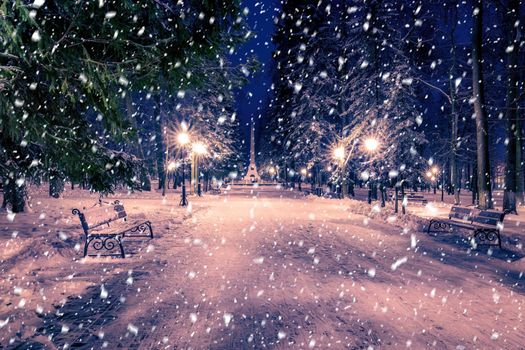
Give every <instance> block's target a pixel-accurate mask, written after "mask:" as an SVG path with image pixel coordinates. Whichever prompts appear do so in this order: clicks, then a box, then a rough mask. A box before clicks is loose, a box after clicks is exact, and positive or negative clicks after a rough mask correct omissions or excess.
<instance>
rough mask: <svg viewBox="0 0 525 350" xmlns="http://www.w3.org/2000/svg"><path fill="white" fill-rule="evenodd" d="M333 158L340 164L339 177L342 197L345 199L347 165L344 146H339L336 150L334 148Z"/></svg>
mask: <svg viewBox="0 0 525 350" xmlns="http://www.w3.org/2000/svg"><path fill="white" fill-rule="evenodd" d="M333 157H334V160H335V161H337V163H338V168H339V177H340V181H341V196H342V197H344V193H343V190H344V187H345V183H344V164H345V157H346V150H345V148H344V146H343V145H341V146H337V147H336V148H334V153H333Z"/></svg>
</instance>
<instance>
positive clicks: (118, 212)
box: [73, 201, 127, 233]
mask: <svg viewBox="0 0 525 350" xmlns="http://www.w3.org/2000/svg"><path fill="white" fill-rule="evenodd" d="M73 214H75V215H78V217H79V219H80V223H81V224H82V228H83V229H84V231H85V232H86V233H87V231H88V230H90V229H93V228H96V227H99V226H102V225H106V224H107V225H109V223H110V222H112V221H116V220H120V219H125V218H126V216H127V214H126V210H125V209H124V206H123V205H122V204H121V203H120V202H119V201H115V202H113V203H111V204H109V205H107V204H102V203H101V204H98V205H97V206H95V207H93V208H89V209H86V210H84V211H80V210H78V209H73Z"/></svg>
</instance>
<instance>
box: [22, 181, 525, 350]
mask: <svg viewBox="0 0 525 350" xmlns="http://www.w3.org/2000/svg"><path fill="white" fill-rule="evenodd" d="M144 202H147V201H144ZM191 203H192V204H191V208H189V210H188V211H185V210H181V209H180V208H177V209H169V206H167V207H166V208H164V209H163V210H164V211H159V210H158V208H157V207H155V206H154V205H149V206H148V205H143V206H139V205H135V206H134V207H133V209H134V210H130V212H133V211H134V212H135V213H141V214H142V215H145V216H146V217H148V218H150V219H151V220H152V221H153V222H154V227H155V228H156V234H157V237H156V238H155V239H153V240H151V241H149V242H137V243H136V246H135V247H131V250H132V251H133V254H132V256H131V257H130V258H129V259H125V260H120V259H111V261H110V262H109V263H108V262H106V261H103V260H97V259H96V258H89V259H86V261H84V262H82V263H81V265H80V266H79V265H78V263H77V266H74V267H72V269H75V270H76V272H75V276H74V277H73V280H75V281H77V283H79V281H82V279H83V278H86V279H87V280H89V281H91V282H93V279H92V276H93V274H97V275H99V276H100V280H99V282H98V283H96V284H94V285H91V286H90V287H88V288H86V289H84V291H83V292H82V293H81V294H80V295H78V296H76V297H71V296H70V297H69V298H68V299H67V301H64V303H63V305H62V306H61V307H60V308H59V309H58V310H57V312H55V313H54V314H52V313H50V314H48V315H47V316H46V317H44V318H43V322H41V324H40V325H39V327H36V330H37V332H36V334H37V336H35V337H33V340H34V341H38V342H39V343H40V344H48V347H49V348H51V349H52V348H55V346H56V348H62V346H63V345H64V344H66V343H67V344H69V345H74V347H75V348H80V349H89V348H92V347H94V348H99V347H100V346H105V347H107V348H110V349H114V348H115V349H118V348H122V349H174V348H177V349H181V348H184V349H186V348H192V349H251V348H255V349H262V348H300V349H305V348H319V349H325V348H334V349H339V348H351V349H367V348H374V349H377V348H387V349H396V348H399V349H404V348H406V347H407V346H411V347H412V348H414V349H422V348H436V349H450V348H455V349H474V348H479V349H488V348H490V349H497V348H503V349H511V348H512V349H520V347H521V348H523V344H525V336H524V335H523V334H524V328H525V327H524V325H523V319H522V318H523V315H522V313H523V311H522V307H523V303H524V301H525V295H524V292H525V288H524V286H523V281H522V279H521V272H522V271H523V269H524V268H525V266H524V264H523V262H522V259H513V260H511V259H508V256H507V255H505V253H499V252H494V253H493V254H492V256H487V254H486V252H483V251H482V252H481V253H477V252H475V251H469V250H468V249H467V248H468V245H467V244H465V243H464V242H461V241H460V239H458V238H457V236H453V235H444V236H442V237H430V236H427V235H425V234H423V233H421V232H416V231H410V230H403V228H401V227H397V226H394V225H391V224H387V223H383V222H379V221H377V220H368V219H367V218H366V217H364V216H362V215H356V214H352V213H351V212H350V211H349V209H348V205H347V202H345V201H338V200H329V199H318V198H310V197H308V198H306V197H304V196H302V195H300V194H299V195H298V194H297V193H296V192H282V191H277V190H262V191H260V192H250V191H248V190H234V191H232V192H231V193H230V194H227V195H221V196H215V197H212V196H208V197H205V198H200V199H192V202H191ZM363 205H365V204H363ZM174 208H175V207H174ZM174 210H175V211H174ZM154 213H158V214H156V215H155V214H154ZM173 213H175V214H173ZM69 273H71V272H69ZM87 275H89V276H91V277H89V278H88V277H86V276H87ZM66 276H67V274H66V273H65V272H62V275H61V277H60V278H63V279H65V278H67V277H66ZM101 285H103V287H102V286H101ZM102 296H103V298H102ZM64 325H66V326H67V331H66V332H63V330H64ZM49 334H52V335H53V339H52V342H50V341H48V340H47V339H46V336H47V335H49ZM21 348H28V347H21Z"/></svg>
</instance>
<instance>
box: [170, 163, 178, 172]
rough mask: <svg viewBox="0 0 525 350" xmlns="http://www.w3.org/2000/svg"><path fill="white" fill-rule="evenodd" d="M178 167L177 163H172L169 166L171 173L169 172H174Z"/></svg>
mask: <svg viewBox="0 0 525 350" xmlns="http://www.w3.org/2000/svg"><path fill="white" fill-rule="evenodd" d="M177 167H178V164H177V163H175V162H170V163H169V164H168V171H169V172H173V171H174V170H175V169H177Z"/></svg>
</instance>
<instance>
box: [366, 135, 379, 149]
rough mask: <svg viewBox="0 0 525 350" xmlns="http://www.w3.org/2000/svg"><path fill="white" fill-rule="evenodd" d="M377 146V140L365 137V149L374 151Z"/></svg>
mask: <svg viewBox="0 0 525 350" xmlns="http://www.w3.org/2000/svg"><path fill="white" fill-rule="evenodd" d="M378 148H379V141H378V140H377V139H376V138H374V137H369V138H367V139H365V149H366V150H367V151H368V152H370V153H372V152H375V151H377V149H378Z"/></svg>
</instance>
